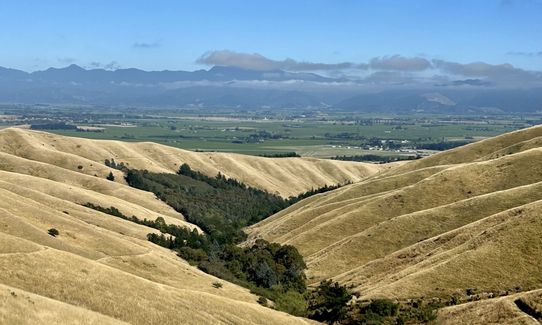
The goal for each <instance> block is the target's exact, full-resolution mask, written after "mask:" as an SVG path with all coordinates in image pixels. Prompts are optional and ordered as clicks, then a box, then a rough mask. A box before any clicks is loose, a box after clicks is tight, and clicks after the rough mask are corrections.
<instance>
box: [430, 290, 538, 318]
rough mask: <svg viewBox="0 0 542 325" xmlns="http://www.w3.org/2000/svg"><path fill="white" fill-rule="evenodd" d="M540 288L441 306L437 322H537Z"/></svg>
mask: <svg viewBox="0 0 542 325" xmlns="http://www.w3.org/2000/svg"><path fill="white" fill-rule="evenodd" d="M540 315H542V290H533V291H529V292H525V293H519V294H515V295H511V296H507V297H502V298H497V299H491V300H484V301H477V302H471V303H468V304H463V305H459V306H454V307H448V308H444V309H443V310H441V311H440V312H439V317H438V322H439V324H444V325H452V324H458V325H459V324H466V323H468V324H473V325H478V324H479V325H483V324H525V325H530V324H532V325H537V324H540V321H541V318H540Z"/></svg>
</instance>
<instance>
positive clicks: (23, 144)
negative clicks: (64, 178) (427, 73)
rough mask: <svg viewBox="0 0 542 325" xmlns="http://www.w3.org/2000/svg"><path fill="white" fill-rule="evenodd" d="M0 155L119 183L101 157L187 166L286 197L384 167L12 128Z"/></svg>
mask: <svg viewBox="0 0 542 325" xmlns="http://www.w3.org/2000/svg"><path fill="white" fill-rule="evenodd" d="M0 152H3V153H4V154H9V155H11V156H16V157H19V158H25V159H27V160H31V161H34V162H43V163H46V164H48V165H53V166H57V167H60V168H62V169H64V170H69V171H73V172H76V173H78V174H86V175H90V176H96V177H98V178H105V177H106V176H107V175H108V174H109V172H111V171H112V172H113V173H114V174H115V176H116V181H117V182H123V181H122V177H121V176H122V175H121V173H120V172H119V171H117V170H114V169H110V168H108V167H106V166H105V165H104V161H105V159H111V158H113V159H115V161H116V162H117V163H120V162H124V163H126V164H128V166H129V167H131V168H136V169H147V170H149V171H154V172H167V173H173V172H176V171H177V170H178V169H179V167H180V165H181V164H183V163H188V164H189V165H190V166H191V167H192V168H193V169H194V170H197V171H200V172H203V173H205V174H207V175H209V176H215V175H216V174H217V173H218V172H221V173H222V174H224V175H225V176H227V177H231V178H235V179H237V180H239V181H242V182H244V183H246V184H248V185H251V186H254V187H258V188H261V189H264V190H267V191H269V192H272V193H279V194H280V195H282V196H285V197H288V196H292V195H297V194H299V193H302V192H306V191H308V190H310V189H312V188H318V187H322V186H324V185H334V184H339V183H346V182H350V181H351V182H355V181H359V180H361V179H363V178H365V177H367V176H369V175H373V174H375V173H377V172H378V171H380V170H382V169H383V168H385V167H383V166H382V165H374V164H366V163H359V162H348V161H336V160H324V159H315V158H263V157H254V156H246V155H239V154H230V153H213V152H211V153H203V152H192V151H187V150H181V149H177V148H173V147H168V146H164V145H159V144H156V143H149V142H142V143H133V142H132V143H130V142H120V141H108V140H89V139H81V138H72V137H64V136H59V135H53V134H48V133H45V132H37V131H29V130H22V129H15V128H9V129H4V130H1V131H0Z"/></svg>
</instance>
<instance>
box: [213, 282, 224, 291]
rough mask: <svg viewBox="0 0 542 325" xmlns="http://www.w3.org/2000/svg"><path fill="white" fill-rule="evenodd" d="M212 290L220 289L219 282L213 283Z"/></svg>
mask: <svg viewBox="0 0 542 325" xmlns="http://www.w3.org/2000/svg"><path fill="white" fill-rule="evenodd" d="M213 288H217V289H220V288H222V283H221V282H213Z"/></svg>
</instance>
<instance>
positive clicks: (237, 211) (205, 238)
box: [85, 159, 338, 316]
mask: <svg viewBox="0 0 542 325" xmlns="http://www.w3.org/2000/svg"><path fill="white" fill-rule="evenodd" d="M105 164H106V166H108V167H112V168H116V169H119V170H122V171H123V172H124V173H125V179H126V181H127V183H128V184H129V185H130V186H132V187H135V188H139V189H142V190H146V191H150V192H153V193H154V194H155V195H156V196H157V197H158V198H159V199H161V200H162V201H164V202H166V203H167V204H168V205H170V206H171V207H173V208H174V209H175V210H177V211H179V212H181V213H182V214H183V215H184V217H185V218H186V220H187V221H189V222H191V223H193V224H196V225H197V226H199V227H200V228H201V229H202V230H203V231H204V232H205V233H204V234H202V233H199V232H198V231H197V230H190V229H188V228H186V227H181V226H177V225H172V224H166V222H165V220H164V219H163V218H157V219H156V220H148V219H140V218H138V217H137V216H131V217H129V216H126V215H124V214H123V213H122V212H120V211H119V210H118V209H117V208H115V207H113V206H112V207H101V206H97V205H94V204H92V203H90V202H89V203H87V204H85V206H86V207H88V208H92V209H95V210H98V211H101V212H104V213H107V214H110V215H113V216H115V217H118V218H121V219H124V220H128V221H131V222H135V223H138V224H142V225H145V226H148V227H151V228H155V229H157V230H159V231H160V234H156V233H150V234H148V236H147V237H148V239H149V241H151V242H153V243H155V244H158V245H160V246H163V247H166V248H169V249H172V250H174V251H176V252H177V254H178V255H179V256H181V257H182V258H184V259H185V260H187V261H189V262H190V263H192V264H194V265H197V266H198V268H200V269H201V270H203V271H204V272H207V273H209V274H212V275H214V276H217V277H219V278H222V279H224V280H227V281H229V282H233V283H237V284H239V285H242V286H245V287H247V288H249V289H251V290H252V291H253V292H254V293H256V294H258V295H260V296H262V297H263V298H262V301H261V303H262V304H263V303H264V302H265V301H266V300H264V298H265V299H271V300H273V301H274V303H275V308H277V309H280V310H283V311H286V312H289V313H292V314H295V315H299V316H304V315H306V312H307V311H306V310H307V300H306V299H307V286H306V284H305V273H304V270H305V268H306V266H305V263H304V261H303V258H302V256H301V255H300V254H299V253H298V251H297V249H296V248H295V247H293V246H290V245H279V244H275V243H268V242H266V241H264V240H257V241H256V242H255V243H253V244H252V245H250V246H247V247H239V246H238V245H239V244H240V243H242V242H243V241H244V240H245V239H246V234H245V233H244V232H243V230H242V228H243V227H245V226H249V225H252V224H255V223H257V222H258V221H260V220H263V219H265V218H267V217H269V216H270V215H272V214H274V213H276V212H278V211H280V210H282V209H284V208H286V207H288V206H289V205H291V204H294V203H296V202H298V201H299V200H301V199H303V198H305V197H308V196H311V195H314V194H317V193H323V192H326V191H330V190H333V189H336V188H338V186H324V187H322V188H319V189H314V190H311V191H308V192H306V193H302V194H300V195H299V196H297V197H291V198H288V199H284V198H282V197H280V196H277V195H274V194H271V193H268V192H266V191H263V190H260V189H256V188H252V187H249V186H246V185H245V184H244V183H241V182H238V181H237V180H234V179H228V178H226V177H224V176H223V175H222V174H220V173H219V174H218V175H216V177H209V176H206V175H204V174H202V173H200V172H197V171H193V170H192V169H191V168H190V166H188V165H187V164H182V165H181V167H180V168H179V171H178V173H177V174H166V173H151V172H148V171H146V170H143V171H141V170H132V169H128V168H126V166H125V165H124V164H123V163H118V164H117V163H116V162H115V161H114V160H113V159H111V160H109V159H107V160H106V161H105Z"/></svg>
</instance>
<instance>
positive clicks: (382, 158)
mask: <svg viewBox="0 0 542 325" xmlns="http://www.w3.org/2000/svg"><path fill="white" fill-rule="evenodd" d="M419 158H421V157H420V156H382V155H354V156H335V157H333V158H331V159H333V160H344V161H371V162H379V163H383V164H385V163H389V162H393V161H402V160H415V159H419Z"/></svg>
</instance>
